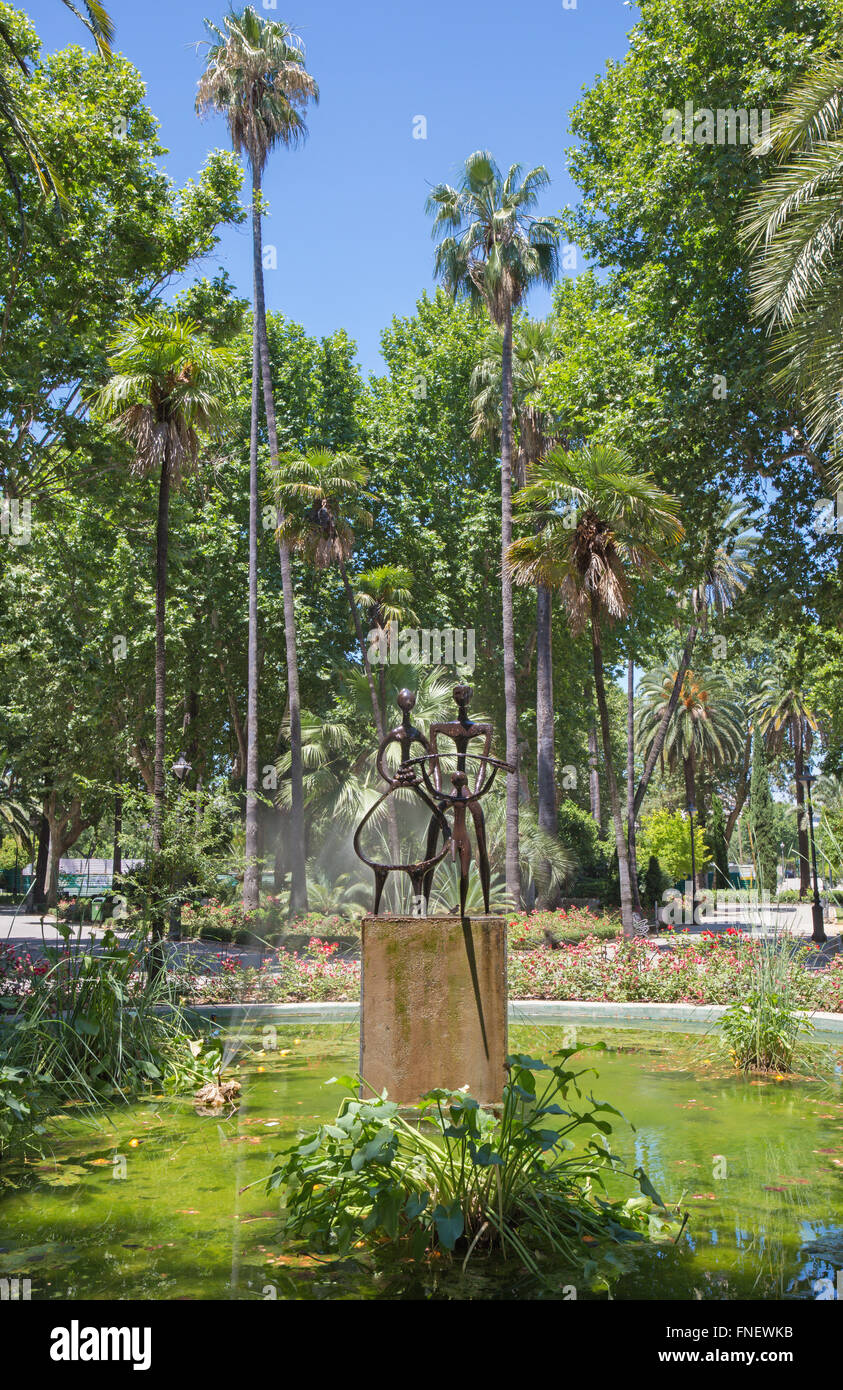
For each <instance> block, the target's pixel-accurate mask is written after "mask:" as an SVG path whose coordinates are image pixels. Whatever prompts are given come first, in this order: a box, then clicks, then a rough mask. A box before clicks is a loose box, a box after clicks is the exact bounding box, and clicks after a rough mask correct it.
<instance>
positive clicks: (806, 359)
mask: <svg viewBox="0 0 843 1390" xmlns="http://www.w3.org/2000/svg"><path fill="white" fill-rule="evenodd" d="M771 152H774V153H776V154H777V155H778V156H779V166H778V168H777V169H776V170H775V171H774V172H773V173H772V174H771V175H770V177H769V178H767V179H765V181H764V182H763V183H762V184H761V185H760V186H759V187H758V188H757V189H756V190H754V192H753V194H752V196H751V198H750V200H749V202H748V204H747V207H746V210H745V213H744V218H743V237H744V240H745V243H746V245H747V246H748V247H749V249H750V250H751V251H752V252H754V259H753V261H752V264H751V267H750V277H749V278H750V287H751V290H752V303H753V309H754V312H755V314H756V317H757V318H759V319H760V320H761V321H762V322H763V323H765V324H766V326H767V329H768V331H769V332H770V333H771V334H773V335H774V336H773V359H774V361H775V362H777V363H779V364H780V368H779V371H778V372H777V373H776V375H775V376H774V378H773V381H774V384H775V385H777V386H779V387H783V388H785V389H792V390H795V392H796V394H797V395H798V396H799V398H800V399H801V401H802V403H803V405H804V407H805V410H806V413H807V419H808V432H809V436H810V439H811V442H812V443H813V444H814V446H815V447H819V446H820V445H821V444H822V443H823V441H824V440H826V439H828V438H829V437H830V438H831V440H832V443H833V448H834V458H835V464H836V468H837V473H838V478H839V477H840V464H841V442H843V413H842V412H843V407H841V390H843V259H841V249H843V213H841V207H843V201H841V200H843V60H841V59H840V58H837V57H828V58H825V59H824V60H822V61H821V62H819V63H818V64H817V65H816V66H815V67H814V69H813V70H812V71H811V72H810V73H808V75H807V76H805V77H804V78H803V79H802V80H801V81H800V82H799V83H798V84H797V86H796V87H795V88H794V89H793V91H792V92H791V93H790V95H789V96H788V97H787V99H786V101H785V103H784V106H783V109H782V111H781V112H780V114H779V115H778V116H777V117H776V118H775V120H774V121H773V122H772V123H771V126H770V131H769V135H768V137H767V139H766V141H765V142H764V144H763V146H761V147H756V154H764V153H771Z"/></svg>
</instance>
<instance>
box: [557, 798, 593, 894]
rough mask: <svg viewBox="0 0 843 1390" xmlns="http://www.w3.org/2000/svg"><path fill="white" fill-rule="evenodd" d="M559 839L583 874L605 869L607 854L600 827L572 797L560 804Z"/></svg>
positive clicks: (588, 812)
mask: <svg viewBox="0 0 843 1390" xmlns="http://www.w3.org/2000/svg"><path fill="white" fill-rule="evenodd" d="M557 819H558V825H559V839H560V840H561V842H562V844H563V845H566V846H567V848H568V849H569V850H570V851H571V853H572V855H573V856H574V858H575V860H576V862H577V865H578V868H579V871H580V873H582V874H585V875H588V874H594V873H596V872H597V871H598V870H602V869H604V868H605V853H604V849H603V844H602V842H601V839H600V827H599V825H598V824H597V822H596V820H595V819H594V817H593V816H592V814H591V812H590V811H586V810H584V809H583V808H582V807H581V806H578V805H577V804H576V802H575V801H571V799H570V797H566V798H565V800H564V801H561V802H560V803H559V813H558V818H557Z"/></svg>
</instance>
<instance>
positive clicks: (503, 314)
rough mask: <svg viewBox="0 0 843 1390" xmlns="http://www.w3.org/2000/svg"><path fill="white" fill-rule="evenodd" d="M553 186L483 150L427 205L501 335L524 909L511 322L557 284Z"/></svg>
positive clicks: (514, 835)
mask: <svg viewBox="0 0 843 1390" xmlns="http://www.w3.org/2000/svg"><path fill="white" fill-rule="evenodd" d="M549 182H550V179H549V176H548V173H547V170H546V169H544V168H543V167H541V166H539V167H538V168H535V169H531V170H530V172H529V173H528V174H526V175H524V174H523V170H522V167H521V165H519V164H513V165H512V166H511V168H510V170H509V172H508V173H507V175H506V176H505V177H504V176H503V175H502V174H501V171H500V170H499V169H498V166H497V165H496V163H495V161H494V159H493V158H492V156H491V154H489V153H488V151H486V150H477V151H476V152H475V153H474V154H472V155H470V156H469V157H468V159H467V160H466V162H465V168H464V170H463V173H462V177H461V178H460V181H459V183H458V184H457V186H456V187H451V186H450V185H449V184H437V185H436V187H435V188H434V189H433V190H432V192H431V194H430V197H429V198H428V201H427V210H428V212H429V213H431V214H432V215H433V217H434V223H433V235H434V236H436V237H441V240H440V242H439V245H438V246H437V248H436V262H435V270H436V274H437V275H438V276H439V277H440V278H441V280H442V281H443V283H444V285H445V288H446V289H447V290H448V291H449V293H450V294H451V295H453V297H454V298H455V299H456V298H459V297H462V298H465V299H467V300H468V301H469V302H470V303H472V304H473V305H475V306H476V307H477V308H481V309H485V310H486V311H487V312H488V314H489V316H490V318H491V320H492V322H493V323H494V324H495V326H496V327H497V328H498V329H499V330H500V332H501V553H502V559H503V564H502V582H501V599H502V610H503V666H504V701H505V706H506V760H507V762H508V763H510V764H511V765H512V766H513V767H514V768H515V769H516V771H515V772H513V773H511V774H510V775H509V777H508V779H507V789H506V807H507V858H506V887H507V892H508V894H509V895H510V897H511V898H512V900H513V902H515V903H518V902H520V897H521V894H520V885H519V855H518V797H519V778H518V771H517V768H518V709H517V691H516V682H515V626H514V620H513V611H512V581H511V579H510V576H509V572H508V570H507V567H506V554H507V551H508V549H509V546H510V544H511V541H512V316H513V310H514V309H516V308H517V306H518V305H519V304H520V303H521V302H522V300H523V299H524V296H525V295H526V293H527V292H528V290H529V289H530V286H531V285H533V284H535V283H537V282H542V283H544V284H546V285H551V284H553V281H554V278H555V275H556V270H557V266H558V261H559V234H560V225H561V224H560V223H559V221H558V219H557V218H552V217H535V216H533V215H532V212H531V209H532V208H534V207H535V205H536V202H537V199H538V196H539V193H540V192H541V190H542V189H543V188H545V187H546V186H547V184H548V183H549Z"/></svg>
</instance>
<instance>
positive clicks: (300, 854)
mask: <svg viewBox="0 0 843 1390" xmlns="http://www.w3.org/2000/svg"><path fill="white" fill-rule="evenodd" d="M260 192H261V181H260V174H259V173H258V171H257V170H253V171H252V200H253V203H254V205H255V209H256V210H257V209H259V205H260ZM252 247H253V261H254V265H253V269H254V282H255V318H256V319H257V330H258V344H259V349H260V360H261V375H262V378H263V406H264V412H265V414H266V433H267V438H268V440H269V458H270V462H271V464H272V467H273V469H277V468H278V427H277V424H276V419H275V397H274V395H273V392H272V372H271V369H270V365H269V339H268V337H267V332H266V302H265V296H264V287H263V251H262V229H261V219H260V213H259V211H257V212H256V215H253V219H252ZM282 519H283V513H282V512H281V511H280V509H279V513H278V521H279V524H280V522H281V520H282ZM278 556H279V559H280V561H281V585H282V588H283V590H284V639H285V646H286V649H287V699H288V702H289V705H290V799H291V807H290V855H289V859H290V869H291V890H290V911H291V913H304V912H307V911H308V902H307V869H306V865H305V840H304V770H303V767H302V749H301V699H300V696H299V667H298V654H297V652H296V614H295V607H294V605H293V574H292V566H291V564H290V548H289V546H288V545H287V544H286V543H284V542H282V541H279V542H278Z"/></svg>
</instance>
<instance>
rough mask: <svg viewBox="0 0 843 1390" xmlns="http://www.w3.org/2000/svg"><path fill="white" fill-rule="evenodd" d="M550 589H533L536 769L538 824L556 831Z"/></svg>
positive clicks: (548, 830)
mask: <svg viewBox="0 0 843 1390" xmlns="http://www.w3.org/2000/svg"><path fill="white" fill-rule="evenodd" d="M552 602H553V601H552V598H551V593H550V590H549V589H548V588H546V587H545V585H544V584H540V585H539V586H538V590H537V593H536V749H537V754H536V760H537V766H536V772H537V778H536V783H537V788H538V816H539V825H540V826H541V828H542V830H546V831H547V832H548V834H550V835H555V834H556V833H557V831H558V824H557V818H556V777H555V775H554V773H555V762H556V759H555V753H554V737H553V644H552V637H551V624H552V617H553V608H552Z"/></svg>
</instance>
